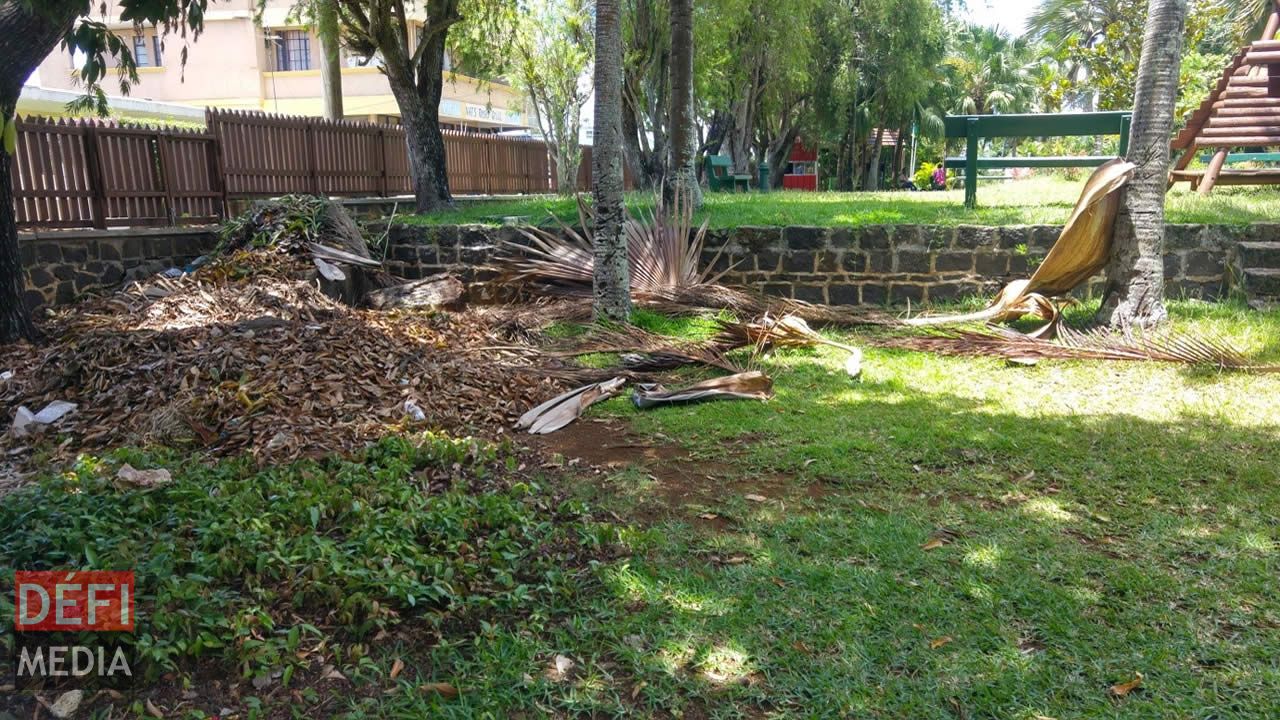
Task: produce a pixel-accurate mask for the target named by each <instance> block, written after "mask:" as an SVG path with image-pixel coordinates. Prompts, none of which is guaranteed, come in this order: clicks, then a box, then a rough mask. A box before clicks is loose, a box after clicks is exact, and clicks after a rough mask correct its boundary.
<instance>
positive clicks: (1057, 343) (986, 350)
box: [869, 326, 1280, 373]
mask: <svg viewBox="0 0 1280 720" xmlns="http://www.w3.org/2000/svg"><path fill="white" fill-rule="evenodd" d="M869 341H870V342H872V343H874V344H875V345H878V346H879V347H884V348H893V349H899V350H918V351H923V352H934V353H939V354H942V355H960V356H968V357H1001V358H1005V359H1010V360H1042V359H1044V360H1129V361H1144V362H1167V363H1178V364H1183V365H1198V366H1204V367H1210V368H1213V369H1217V370H1231V371H1237V372H1255V373H1277V372H1280V366H1277V365H1261V364H1258V363H1255V362H1253V361H1252V360H1250V359H1249V358H1248V357H1247V356H1245V354H1244V353H1242V352H1240V351H1239V350H1237V349H1236V348H1234V347H1232V346H1231V345H1230V344H1229V343H1227V342H1226V341H1225V340H1222V339H1221V338H1203V337H1196V336H1193V335H1190V334H1188V333H1184V332H1172V331H1165V332H1159V333H1147V334H1135V333H1132V332H1130V333H1124V334H1116V333H1113V332H1111V331H1109V330H1107V329H1104V328H1098V329H1094V330H1071V329H1069V328H1062V329H1061V330H1060V331H1059V335H1058V339H1057V340H1045V339H1042V338H1037V337H1033V336H1030V335H1024V334H1022V333H1019V332H1016V331H1013V330H1009V329H1007V328H1001V327H996V326H986V327H983V328H981V329H956V330H952V329H946V330H936V331H934V332H932V333H931V334H928V335H917V336H907V337H880V338H873V339H870V340H869Z"/></svg>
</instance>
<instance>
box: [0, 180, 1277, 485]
mask: <svg viewBox="0 0 1280 720" xmlns="http://www.w3.org/2000/svg"><path fill="white" fill-rule="evenodd" d="M1107 172H1110V173H1111V175H1107V174H1106V173H1107ZM1112 176H1114V177H1112ZM1099 177H1101V178H1102V180H1098V178H1099ZM1127 177H1128V173H1127V168H1126V167H1110V166H1104V168H1102V169H1100V170H1099V171H1098V173H1095V177H1094V178H1091V180H1090V183H1089V184H1087V185H1086V189H1085V193H1084V195H1082V198H1081V201H1080V203H1079V204H1078V206H1077V212H1076V213H1075V215H1073V223H1070V224H1069V226H1068V227H1067V228H1066V229H1065V230H1064V231H1063V235H1062V237H1061V238H1060V240H1059V243H1058V244H1057V245H1055V251H1056V252H1057V254H1056V255H1055V254H1054V252H1053V251H1051V254H1050V258H1061V260H1060V262H1058V263H1057V264H1056V265H1055V266H1054V270H1055V273H1056V274H1055V275H1054V277H1055V278H1058V277H1059V276H1061V277H1062V278H1065V279H1062V280H1053V281H1052V282H1050V281H1047V280H1046V281H1043V282H1040V284H1037V285H1034V288H1035V289H1036V290H1037V292H1038V291H1040V290H1043V289H1045V288H1047V289H1048V291H1049V292H1051V293H1052V294H1053V295H1054V296H1055V297H1052V298H1051V297H1048V296H1042V295H1037V294H1036V293H1034V292H1031V290H1029V289H1028V288H1031V287H1032V286H1031V285H1026V284H1025V283H1024V284H1018V285H1015V286H1012V289H1007V290H1006V291H1003V292H1002V294H1001V296H1000V298H997V300H996V301H995V302H994V303H993V306H992V307H993V308H994V309H992V310H989V311H985V312H984V313H981V314H980V316H978V317H975V316H954V317H942V318H923V319H920V320H918V321H911V320H908V321H906V322H903V321H901V320H898V319H897V318H894V317H892V316H890V315H888V314H886V313H884V312H879V311H874V310H868V309H864V308H851V307H828V306H817V305H810V304H808V303H802V302H799V301H794V300H781V299H776V298H768V297H766V296H764V295H761V294H759V293H756V292H752V291H748V290H743V289H738V288H731V287H725V286H722V285H719V284H717V282H716V281H717V280H718V279H719V275H715V274H713V272H712V271H711V270H710V269H705V268H700V267H699V259H700V257H701V252H702V244H703V239H704V237H705V231H706V226H705V224H704V225H703V226H702V227H701V228H695V227H694V226H693V222H692V217H693V214H692V210H691V208H690V207H689V206H688V205H687V204H682V203H678V202H677V203H676V205H675V207H674V209H673V210H672V211H671V212H667V211H665V210H664V209H663V208H662V206H661V203H659V210H658V212H657V213H655V214H653V215H652V216H650V217H649V218H645V219H640V220H636V219H634V218H632V219H628V221H627V234H628V239H629V243H630V247H631V256H632V257H631V260H632V263H633V274H632V294H633V297H634V298H635V300H636V302H637V304H639V305H641V306H645V307H648V308H650V309H653V310H657V311H659V312H666V313H675V314H687V313H690V312H703V311H707V310H712V311H721V312H723V311H728V312H731V313H733V314H735V315H737V316H739V317H744V318H755V319H754V320H744V321H742V322H738V321H728V320H725V321H723V322H721V332H720V334H719V335H717V336H716V337H715V338H713V339H711V340H709V341H706V342H703V343H679V342H676V341H672V340H671V339H669V338H662V337H659V336H656V335H652V334H649V333H645V332H643V331H640V330H638V329H635V328H624V329H610V328H602V327H596V328H594V329H593V331H592V332H589V333H587V334H586V335H584V336H582V337H581V338H578V339H576V340H573V341H572V342H571V343H569V346H568V347H565V346H562V347H558V348H557V347H554V346H550V347H548V346H547V345H545V344H544V343H542V342H541V341H542V340H543V339H544V338H542V337H541V333H540V329H541V328H543V327H545V326H546V325H548V324H549V323H550V322H551V321H552V320H556V319H562V320H571V321H585V320H587V319H589V318H590V282H591V260H592V258H591V256H590V253H589V252H588V251H589V248H590V246H591V242H592V241H591V238H590V236H589V231H584V232H586V233H587V234H580V233H578V232H577V231H574V230H573V229H572V228H567V227H565V228H562V229H561V233H560V234H559V235H556V234H552V233H549V232H546V231H541V230H537V229H532V228H531V229H528V230H526V231H525V232H526V238H527V240H528V241H529V244H528V245H525V246H523V247H516V246H513V247H509V248H507V250H508V251H509V253H508V255H507V256H506V257H504V258H498V259H497V269H498V270H499V271H500V272H501V273H502V276H503V278H504V280H505V281H506V282H508V283H510V284H511V285H512V286H513V287H518V288H521V289H523V290H525V291H526V292H527V293H529V295H526V297H525V298H524V302H522V303H520V304H511V305H506V306H499V307H481V308H471V309H467V310H463V311H459V312H448V313H445V312H437V311H435V310H434V309H430V308H437V307H455V306H456V305H457V304H459V303H458V302H457V301H458V299H459V297H460V295H461V294H462V291H463V288H462V285H461V283H459V282H458V281H457V279H456V278H453V277H452V276H436V277H434V278H426V279H424V280H420V281H413V282H408V283H405V282H403V281H397V280H395V279H394V278H391V277H390V276H387V275H386V274H385V273H382V272H381V270H380V267H381V263H380V261H378V260H377V259H376V258H375V257H374V254H373V253H370V252H369V246H368V243H367V242H366V240H365V239H364V238H363V237H361V236H360V230H359V228H358V227H357V226H356V225H355V223H353V222H351V221H350V219H349V218H348V217H347V216H346V214H345V212H344V211H342V210H341V208H340V206H337V205H334V204H333V203H330V202H328V201H325V200H323V199H320V198H310V197H306V196H289V197H285V198H281V199H280V200H275V201H269V202H268V203H265V204H260V205H259V206H257V207H255V208H254V209H253V210H251V211H249V212H248V213H246V215H244V216H242V217H241V218H237V219H235V220H233V221H231V222H229V223H227V225H225V226H224V235H223V244H222V246H221V247H220V248H219V251H218V252H217V253H216V254H215V258H216V259H214V260H213V261H211V262H209V263H207V264H205V265H203V266H202V267H200V268H198V269H196V270H195V271H194V272H191V273H188V274H184V275H181V276H180V277H177V278H167V277H162V276H157V277H155V278H152V279H150V280H147V281H145V282H142V283H136V284H134V285H132V286H130V287H128V288H126V289H125V290H124V291H121V292H119V293H116V294H115V295H112V296H108V297H102V298H97V299H92V300H88V301H86V302H82V303H81V304H79V305H77V306H75V307H73V308H70V309H67V310H63V311H61V312H60V313H58V314H56V315H55V316H54V317H53V319H52V321H51V322H50V323H49V324H48V325H47V326H46V328H45V329H46V332H47V334H48V336H49V337H50V338H52V341H51V342H48V343H46V344H43V345H40V346H36V347H29V346H13V347H8V348H0V369H4V370H5V372H4V374H3V375H0V402H3V404H4V406H5V407H8V408H11V409H16V419H15V421H14V423H13V425H12V426H11V427H10V430H9V432H6V433H4V434H2V435H0V453H2V454H0V468H3V467H4V465H5V464H6V463H7V464H17V465H19V466H21V465H24V464H30V463H31V461H33V460H34V459H35V458H36V457H37V455H36V453H35V451H34V450H33V448H35V447H37V446H39V447H40V448H41V451H40V454H39V458H40V460H41V461H44V462H51V463H54V464H59V463H60V462H62V461H65V460H68V459H70V458H72V457H74V456H75V455H76V454H77V453H78V452H81V451H83V450H93V449H100V448H105V447H114V446H120V445H142V446H146V445H166V446H171V447H181V448H187V449H190V450H193V451H199V452H207V453H210V454H213V455H229V454H236V453H248V454H250V455H252V456H254V457H256V458H257V459H258V460H259V461H270V462H283V461H287V460H291V459H295V458H298V457H302V456H318V455H323V454H327V453H333V452H348V451H351V450H354V449H357V448H360V447H363V446H365V445H367V444H369V443H370V442H371V441H373V440H375V439H377V438H378V437H381V436H383V435H385V434H387V433H388V432H393V431H396V430H404V429H420V428H434V429H443V430H446V431H450V432H453V433H473V434H478V435H482V436H487V437H494V436H497V435H500V434H502V433H506V432H509V431H510V430H511V429H512V428H513V425H514V427H515V428H518V429H523V430H527V431H529V432H534V433H540V432H553V431H555V430H558V429H560V428H563V427H565V426H566V425H568V424H570V423H572V422H573V421H574V420H576V419H577V418H578V417H579V416H580V415H581V414H582V413H583V412H585V411H586V410H587V408H589V407H590V406H591V405H593V404H594V403H596V402H599V401H601V400H604V399H607V398H609V397H612V396H614V395H617V394H620V393H621V392H622V390H623V386H624V385H625V384H627V383H631V384H632V385H633V393H632V400H633V402H634V403H635V404H636V406H637V407H654V406H658V405H664V404H672V403H683V402H696V401H702V400H707V399H767V398H769V397H771V396H772V380H771V379H770V378H768V377H767V376H764V375H762V374H761V373H759V372H755V371H753V370H752V368H750V367H748V366H749V365H750V364H751V362H752V361H753V360H754V358H755V357H756V355H757V354H758V353H760V352H762V351H765V350H768V349H770V348H773V347H796V346H814V345H828V346H834V347H836V348H838V349H841V350H844V351H846V352H847V353H848V358H847V361H846V363H845V369H846V371H847V373H848V375H849V376H850V377H851V378H857V377H859V375H860V374H861V372H862V352H861V350H860V349H859V348H856V347H853V346H849V345H844V344H841V343H838V342H835V341H832V340H830V339H828V338H825V337H823V336H822V335H820V334H819V333H817V332H815V331H813V330H812V329H811V328H810V326H809V324H808V322H813V323H817V324H820V325H824V326H841V327H858V326H863V327H866V326H873V327H878V328H880V329H881V332H879V333H877V334H872V335H867V336H863V340H864V342H866V343H867V344H872V345H877V346H880V347H889V348H900V349H911V350H922V351H927V352H937V353H942V354H957V355H978V356H996V357H1007V358H1011V359H1016V360H1039V359H1054V358H1063V359H1101V360H1143V361H1160V362H1179V363H1186V364H1193V365H1205V366H1208V367H1214V368H1216V369H1219V370H1237V371H1246V372H1276V371H1277V370H1280V368H1275V367H1268V366H1261V365H1257V364H1255V363H1253V362H1251V361H1250V360H1249V359H1248V358H1247V357H1245V356H1244V355H1243V354H1242V353H1239V352H1238V351H1236V350H1234V349H1233V348H1231V347H1230V346H1229V345H1228V344H1226V343H1223V342H1221V341H1217V340H1205V339H1201V338H1195V337H1190V336H1185V335H1178V334H1176V333H1174V334H1168V335H1165V336H1147V337H1140V336H1131V335H1125V336H1122V337H1117V336H1114V335H1109V334H1106V333H1101V332H1093V333H1078V332H1073V331H1071V330H1070V329H1068V328H1065V327H1064V326H1063V325H1062V324H1061V322H1060V321H1061V313H1060V312H1059V311H1058V310H1057V305H1056V302H1057V301H1056V296H1057V295H1058V294H1059V293H1062V292H1065V291H1066V290H1069V286H1070V285H1071V283H1073V282H1076V280H1077V279H1078V278H1079V277H1087V276H1089V275H1091V274H1092V272H1093V271H1094V269H1095V267H1094V266H1095V265H1096V264H1097V258H1098V257H1102V256H1105V250H1106V249H1107V248H1108V247H1109V244H1110V224H1109V219H1110V217H1111V205H1112V204H1113V203H1111V202H1110V200H1111V198H1113V197H1114V194H1115V192H1116V191H1117V190H1118V188H1119V187H1121V186H1122V185H1123V181H1124V180H1127ZM582 212H583V217H582V218H581V219H582V224H583V225H584V226H588V227H589V226H590V225H591V223H590V217H589V214H588V212H587V210H586V209H585V206H583V210H582ZM1077 216H1079V217H1078V218H1077ZM384 240H385V238H384ZM1086 250H1087V252H1086ZM1072 253H1074V254H1072ZM1046 265H1048V263H1046ZM1059 266H1061V267H1059ZM343 268H347V269H346V270H344V269H343ZM1044 268H1045V266H1041V269H1040V270H1039V271H1038V272H1037V275H1036V277H1035V278H1033V280H1036V279H1037V278H1039V277H1040V273H1042V272H1045V271H1044ZM530 295H531V296H530ZM335 297H341V298H343V299H344V300H346V301H347V302H342V301H339V300H337V299H334V298H335ZM1011 298H1012V299H1011ZM360 302H363V303H364V304H366V305H372V306H373V307H376V308H378V309H376V310H374V309H365V308H360V307H354V306H353V305H352V304H349V303H360ZM424 308H427V309H425V310H424ZM1010 308H1012V309H1010ZM1024 314H1030V315H1038V316H1040V317H1042V318H1043V319H1045V320H1047V321H1048V324H1047V325H1046V327H1044V328H1041V330H1039V331H1037V332H1035V333H1032V334H1029V335H1027V334H1022V333H1017V332H1013V331H1010V330H1006V329H1003V328H999V327H996V326H992V325H988V326H986V327H984V328H975V329H947V330H941V331H939V330H932V329H925V330H923V331H921V330H919V329H915V327H914V326H915V325H936V324H948V323H972V322H973V321H983V320H985V321H992V320H1005V319H1009V318H1016V317H1019V316H1021V315H1024ZM806 321H808V322H806ZM1054 336H1056V339H1052V338H1054ZM737 350H744V351H746V356H747V358H748V360H747V362H746V363H745V364H744V363H743V362H742V361H741V360H740V359H736V358H731V357H730V356H729V355H730V353H732V352H734V351H737ZM588 353H612V354H616V355H617V356H618V357H619V360H620V363H619V364H618V365H617V366H615V367H611V368H600V367H595V368H590V367H584V366H583V365H581V364H578V363H577V362H575V358H578V357H581V356H582V355H584V354H588ZM688 365H697V366H701V367H703V368H705V369H710V370H713V371H720V372H727V373H729V375H728V376H727V377H720V378H713V379H710V380H707V381H704V382H702V383H696V384H694V385H691V386H688V387H684V388H667V387H665V386H664V385H662V384H661V383H662V382H663V376H662V373H665V372H668V371H670V370H674V369H676V368H679V367H684V366H688ZM50 427H52V428H53V430H54V432H48V430H49V428H50ZM32 432H45V433H46V435H47V436H48V437H49V438H51V439H52V440H53V442H45V443H41V444H38V443H36V442H34V441H33V439H32V438H31V437H30V434H31V433H32ZM51 446H52V449H50V447H51Z"/></svg>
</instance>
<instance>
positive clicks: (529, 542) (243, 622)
mask: <svg viewBox="0 0 1280 720" xmlns="http://www.w3.org/2000/svg"><path fill="white" fill-rule="evenodd" d="M124 462H128V463H130V464H132V465H134V466H135V467H157V466H163V467H167V468H169V469H170V470H171V471H172V472H173V477H174V479H173V481H172V482H171V483H169V484H167V485H164V486H161V487H158V488H155V489H151V490H136V489H131V490H121V489H119V488H117V487H116V486H115V485H114V484H113V480H112V478H114V475H115V471H116V469H117V468H118V466H119V465H120V464H122V463H124ZM518 462H519V461H518V458H517V457H516V456H515V455H514V454H512V452H511V451H510V449H508V448H505V447H499V446H494V445H491V444H485V443H481V442H477V441H471V440H452V439H447V438H443V437H439V436H433V435H427V436H425V437H418V438H413V439H410V438H403V437H393V438H388V439H386V440H384V441H383V442H381V443H380V444H378V445H376V446H374V447H372V448H370V449H368V450H367V451H366V452H365V453H364V454H363V456H361V457H357V458H354V459H350V460H342V459H327V460H320V461H304V462H299V463H296V464H293V465H289V466H284V467H267V468H262V469H258V468H255V467H254V466H253V465H252V464H251V463H250V462H249V461H247V460H235V461H226V462H222V463H219V464H217V465H215V466H203V465H199V464H196V463H193V462H189V461H186V462H179V461H177V460H175V459H174V458H172V457H166V456H163V455H146V454H142V453H139V452H136V451H121V452H117V453H115V454H113V455H111V456H109V457H107V458H104V459H94V458H85V459H82V460H81V461H80V462H79V464H78V465H77V466H76V467H75V469H74V470H73V471H70V472H67V473H65V474H63V475H61V476H58V477H54V478H50V479H47V480H44V481H42V482H40V483H38V484H35V485H32V486H29V487H27V488H24V489H22V490H19V491H17V492H15V493H13V494H12V495H10V496H9V497H8V498H6V502H5V503H3V507H0V566H3V567H4V571H5V572H4V574H3V576H6V577H10V578H11V577H12V571H13V570H15V569H21V570H53V569H85V570H88V569H105V570H134V571H135V577H136V584H137V587H136V603H137V628H136V630H135V632H134V633H133V634H132V636H131V637H126V638H125V641H126V642H132V643H133V644H134V647H135V650H136V657H137V658H138V659H139V660H141V661H142V664H143V665H144V671H145V672H146V674H147V675H148V676H149V677H155V676H156V675H158V674H159V673H161V672H164V671H169V670H174V669H179V668H180V667H181V665H180V664H181V663H182V662H183V661H184V660H190V659H194V658H198V657H201V656H209V655H213V656H215V657H219V658H223V659H225V660H226V661H228V662H229V663H234V664H235V666H237V667H238V668H239V669H240V671H241V673H242V674H243V675H244V676H245V677H252V676H256V675H258V674H260V673H262V672H265V671H266V670H268V669H271V668H279V667H282V666H288V665H290V664H291V663H293V662H295V660H294V652H295V651H296V649H297V648H298V646H299V643H300V642H302V640H303V639H304V638H305V637H307V636H315V635H319V631H318V630H317V629H316V628H317V626H320V625H325V626H337V627H338V628H339V630H338V635H339V637H340V638H341V637H343V636H345V637H346V638H347V639H352V640H356V639H359V638H362V637H364V636H366V635H368V634H369V633H371V632H376V631H377V630H380V629H383V628H385V627H388V626H390V625H392V624H394V623H396V622H397V621H398V620H399V618H400V617H402V616H403V615H407V614H410V613H412V614H414V615H416V616H418V620H417V621H418V622H427V623H431V624H436V625H438V624H440V623H443V622H446V621H450V620H459V619H467V620H475V619H478V618H483V617H484V616H485V615H486V614H487V613H491V612H502V611H509V610H512V609H521V608H523V607H524V606H525V605H527V604H529V603H531V602H532V601H533V600H534V599H536V598H538V597H539V596H541V597H542V599H546V597H548V596H557V595H564V594H567V593H569V592H571V584H572V581H574V579H575V576H576V571H575V570H574V568H575V567H577V568H581V567H583V564H584V563H585V559H586V558H588V557H590V555H591V554H592V551H593V548H590V547H585V548H584V545H583V543H584V542H586V541H585V540H584V538H598V537H600V536H601V532H600V531H599V530H598V529H592V527H593V526H592V525H591V523H590V522H589V519H588V518H587V516H586V514H585V510H584V508H583V507H582V506H580V505H579V504H576V503H572V502H561V501H560V500H558V499H557V498H556V497H554V496H553V495H552V494H550V493H549V492H547V491H546V490H545V489H544V488H542V487H541V486H539V485H537V484H535V483H532V482H525V481H520V482H512V481H510V480H508V479H506V478H507V477H508V476H510V475H512V474H513V473H514V471H515V468H516V466H517V464H518ZM606 534H607V533H606ZM0 615H3V616H6V617H13V606H12V593H11V592H4V593H0ZM310 644H311V645H314V642H313V643H310ZM135 672H136V670H135Z"/></svg>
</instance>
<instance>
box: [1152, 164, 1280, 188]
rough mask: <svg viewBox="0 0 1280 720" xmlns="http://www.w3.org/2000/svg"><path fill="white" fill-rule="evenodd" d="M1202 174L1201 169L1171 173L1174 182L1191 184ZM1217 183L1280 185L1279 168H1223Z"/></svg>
mask: <svg viewBox="0 0 1280 720" xmlns="http://www.w3.org/2000/svg"><path fill="white" fill-rule="evenodd" d="M1203 175H1204V171H1203V170H1180V171H1178V172H1175V173H1172V177H1173V180H1174V181H1175V182H1184V181H1189V182H1191V183H1192V184H1193V185H1194V184H1195V183H1196V182H1197V181H1199V180H1200V178H1201V177H1202V176H1203ZM1216 184H1218V185H1280V168H1266V169H1263V170H1223V171H1222V174H1220V175H1219V176H1218V180H1217V183H1216Z"/></svg>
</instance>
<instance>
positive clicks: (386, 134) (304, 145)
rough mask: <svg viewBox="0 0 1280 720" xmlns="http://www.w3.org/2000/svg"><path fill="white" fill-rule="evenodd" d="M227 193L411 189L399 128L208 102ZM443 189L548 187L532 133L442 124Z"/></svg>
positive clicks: (474, 191) (542, 154) (480, 191)
mask: <svg viewBox="0 0 1280 720" xmlns="http://www.w3.org/2000/svg"><path fill="white" fill-rule="evenodd" d="M207 117H208V126H209V132H211V133H213V134H214V135H215V136H216V137H217V138H218V141H219V145H220V147H221V152H222V169H223V172H224V173H225V177H226V184H227V196H228V197H229V198H248V197H263V196H271V195H283V194H285V193H290V192H308V193H317V194H324V195H332V196H346V197H368V196H381V197H386V196H391V195H404V194H406V193H411V192H413V181H412V179H411V176H410V174H409V154H408V151H407V149H406V147H405V136H404V130H403V129H402V128H399V127H395V126H389V125H371V124H368V123H359V122H348V121H333V120H325V119H323V118H314V117H294V116H284V115H265V114H263V113H256V112H242V111H231V110H213V109H211V110H209V111H208V114H207ZM443 135H444V148H445V164H446V167H447V168H448V173H449V189H450V190H451V191H452V192H454V193H457V194H459V195H494V194H517V193H545V192H551V191H552V189H553V188H552V184H551V183H552V180H551V166H550V164H549V162H548V159H547V149H546V145H544V144H543V143H542V142H540V141H536V140H516V139H512V138H504V137H497V136H493V135H476V134H471V133H461V132H453V131H449V130H446V131H444V132H443Z"/></svg>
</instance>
